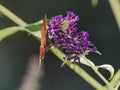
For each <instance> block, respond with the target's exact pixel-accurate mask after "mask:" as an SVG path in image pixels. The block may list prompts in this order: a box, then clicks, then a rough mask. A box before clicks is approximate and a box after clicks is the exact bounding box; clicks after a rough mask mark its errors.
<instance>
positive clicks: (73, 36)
mask: <svg viewBox="0 0 120 90" xmlns="http://www.w3.org/2000/svg"><path fill="white" fill-rule="evenodd" d="M78 20H79V17H78V16H76V15H75V14H74V13H73V12H67V16H66V17H63V16H62V15H58V16H55V17H52V19H51V22H50V24H49V25H48V34H49V36H50V38H51V42H52V43H53V44H54V45H55V46H56V47H57V48H59V49H60V50H61V51H63V52H64V53H65V55H66V57H65V58H66V59H67V60H74V61H75V62H76V61H79V60H80V58H79V56H80V55H83V54H85V55H86V54H87V53H89V52H97V48H96V47H95V46H94V44H93V43H92V42H91V41H89V40H88V37H89V34H88V33H87V32H85V31H81V32H77V27H76V22H77V21H78Z"/></svg>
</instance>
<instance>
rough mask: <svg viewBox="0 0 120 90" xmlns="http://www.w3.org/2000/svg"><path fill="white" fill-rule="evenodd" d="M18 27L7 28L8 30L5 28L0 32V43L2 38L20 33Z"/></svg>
mask: <svg viewBox="0 0 120 90" xmlns="http://www.w3.org/2000/svg"><path fill="white" fill-rule="evenodd" d="M20 29H21V28H20V27H9V28H5V29H2V30H0V41H2V40H3V39H4V38H6V37H8V36H10V35H12V34H14V33H16V32H18V31H20Z"/></svg>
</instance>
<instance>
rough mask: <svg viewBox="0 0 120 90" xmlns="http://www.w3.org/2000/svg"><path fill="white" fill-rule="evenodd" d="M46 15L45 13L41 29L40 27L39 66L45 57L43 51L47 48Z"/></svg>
mask: <svg viewBox="0 0 120 90" xmlns="http://www.w3.org/2000/svg"><path fill="white" fill-rule="evenodd" d="M47 38H48V33H47V16H46V15H45V17H44V19H43V24H42V29H41V45H40V53H39V67H41V64H42V61H43V59H44V57H45V52H46V49H47Z"/></svg>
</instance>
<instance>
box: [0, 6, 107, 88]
mask: <svg viewBox="0 0 120 90" xmlns="http://www.w3.org/2000/svg"><path fill="white" fill-rule="evenodd" d="M0 12H2V13H3V14H4V15H5V16H6V17H8V18H9V19H11V20H12V21H13V22H15V23H16V24H18V25H20V26H26V25H27V23H25V22H24V21H23V20H21V19H20V18H19V17H17V16H16V15H14V14H13V13H12V12H11V11H9V10H8V9H6V8H5V7H4V6H2V5H1V4H0ZM25 31H26V32H28V33H30V34H31V32H30V31H29V30H28V29H26V28H25ZM50 50H51V51H52V52H53V53H54V54H55V55H56V56H57V57H58V58H59V59H60V60H61V61H64V60H63V56H64V54H63V53H62V52H61V51H60V50H58V49H57V48H50ZM66 64H67V66H68V67H70V68H71V69H72V70H73V71H74V72H76V73H77V74H78V75H79V76H81V77H82V78H83V79H84V80H86V81H87V82H88V83H89V84H91V85H92V86H93V87H94V88H96V89H98V90H106V88H105V87H103V86H102V85H101V84H100V83H99V82H97V81H96V80H95V79H94V78H93V77H91V76H90V75H89V74H88V73H87V72H85V71H84V70H83V69H82V68H81V67H79V66H78V65H76V64H68V63H66ZM71 66H72V67H71Z"/></svg>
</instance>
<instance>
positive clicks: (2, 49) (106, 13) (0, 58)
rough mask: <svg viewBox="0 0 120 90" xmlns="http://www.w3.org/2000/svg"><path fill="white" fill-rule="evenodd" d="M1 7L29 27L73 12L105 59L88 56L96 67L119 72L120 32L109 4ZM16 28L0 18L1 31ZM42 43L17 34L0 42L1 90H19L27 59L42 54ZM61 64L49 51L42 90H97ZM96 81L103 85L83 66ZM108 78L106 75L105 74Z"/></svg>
mask: <svg viewBox="0 0 120 90" xmlns="http://www.w3.org/2000/svg"><path fill="white" fill-rule="evenodd" d="M0 3H1V4H3V5H4V6H5V7H7V8H8V9H10V10H11V11H12V12H14V13H15V14H16V15H17V16H19V17H20V18H22V19H23V20H24V21H26V22H27V23H33V22H36V21H38V20H41V19H42V18H43V17H44V14H47V17H48V18H51V17H52V16H55V15H59V14H63V15H66V11H72V12H74V13H75V14H76V15H78V16H79V17H80V21H79V22H78V24H77V26H78V29H79V31H82V30H84V31H87V32H88V33H89V34H90V37H89V38H90V40H91V41H92V42H94V44H95V45H96V46H97V48H98V50H99V51H100V52H101V53H102V55H101V56H100V55H98V54H93V53H91V54H89V56H88V57H89V58H90V59H91V60H92V61H93V62H94V63H96V64H97V65H100V64H105V63H108V64H111V65H113V67H114V68H115V71H117V69H118V68H120V41H119V40H120V32H119V30H118V27H117V24H116V22H115V18H114V16H113V13H112V11H111V8H110V6H109V3H108V2H107V0H99V4H98V6H97V7H96V8H93V7H92V6H91V2H90V0H71V1H70V0H0ZM10 26H16V24H14V23H13V22H12V21H10V20H9V19H8V18H6V17H5V16H0V29H2V28H5V27H10ZM39 45H40V43H39V42H38V41H37V40H36V39H34V38H33V37H32V36H29V35H28V34H27V33H23V32H18V33H16V34H14V35H12V36H11V37H8V38H6V39H4V40H3V41H2V42H0V90H16V89H17V88H18V86H19V84H20V83H21V79H22V77H23V76H24V74H25V72H26V66H27V63H28V59H29V57H30V56H31V55H38V54H39ZM61 63H62V62H61V61H60V60H59V59H58V58H57V57H56V56H55V55H53V54H52V53H51V52H50V51H48V53H47V55H46V57H45V61H44V72H45V76H44V78H43V79H42V83H41V84H42V88H41V90H94V88H93V87H92V86H90V85H89V84H88V83H87V82H86V81H84V80H83V79H82V78H81V77H79V76H78V75H77V74H75V73H74V72H73V71H72V70H70V69H69V68H68V67H67V66H64V67H63V68H60V65H61ZM80 66H82V67H83V68H84V69H85V70H86V71H87V72H88V73H90V74H91V75H92V76H93V77H95V79H97V80H98V81H100V82H101V83H102V84H104V83H103V82H102V81H101V80H100V79H99V78H98V77H97V75H95V74H94V72H93V71H92V70H91V69H89V68H88V67H87V66H84V65H81V64H80ZM102 73H103V74H104V75H105V77H106V78H107V79H108V78H109V73H108V72H107V71H102Z"/></svg>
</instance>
